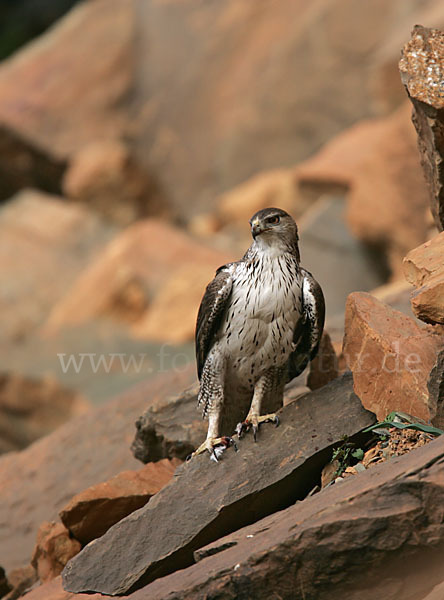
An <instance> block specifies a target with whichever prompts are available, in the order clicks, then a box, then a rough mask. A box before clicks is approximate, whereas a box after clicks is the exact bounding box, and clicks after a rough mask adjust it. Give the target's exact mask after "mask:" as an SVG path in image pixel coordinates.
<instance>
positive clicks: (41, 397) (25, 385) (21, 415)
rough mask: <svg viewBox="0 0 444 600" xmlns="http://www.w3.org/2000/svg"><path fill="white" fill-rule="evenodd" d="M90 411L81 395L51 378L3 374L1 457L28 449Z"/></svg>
mask: <svg viewBox="0 0 444 600" xmlns="http://www.w3.org/2000/svg"><path fill="white" fill-rule="evenodd" d="M89 408H90V406H89V404H88V402H87V401H86V400H85V399H84V398H83V397H81V396H80V394H79V393H77V392H75V391H73V390H69V389H66V388H63V387H62V386H61V385H60V384H59V383H58V382H57V381H56V380H55V379H52V378H51V377H46V378H43V379H35V378H29V377H22V376H21V375H18V374H12V373H4V374H1V373H0V454H1V453H3V452H9V451H11V450H20V449H22V448H25V447H26V446H28V445H29V444H31V443H32V442H34V441H35V440H37V439H38V438H40V437H43V436H44V435H47V434H48V433H50V432H51V431H53V430H54V429H56V428H57V427H59V426H60V425H62V424H63V423H65V422H66V421H68V420H69V419H70V418H72V417H75V416H77V415H80V414H83V413H85V412H87V411H88V410H89Z"/></svg>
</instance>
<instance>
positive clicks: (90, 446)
mask: <svg viewBox="0 0 444 600" xmlns="http://www.w3.org/2000/svg"><path fill="white" fill-rule="evenodd" d="M194 377H195V372H194V368H193V369H192V371H191V370H188V371H186V370H185V371H175V372H174V371H173V372H168V373H165V374H163V375H159V376H157V377H156V378H154V379H151V380H149V381H147V382H146V383H142V384H139V385H138V386H136V387H135V388H134V389H133V390H130V391H128V392H126V393H124V394H122V395H121V396H119V397H118V398H116V399H114V400H109V401H108V402H107V403H106V404H104V405H102V406H99V407H95V408H93V409H91V410H90V411H89V412H88V413H86V414H84V415H80V416H78V417H76V418H74V419H71V421H69V422H68V423H66V424H65V425H62V426H61V427H59V428H58V429H57V430H56V431H54V432H53V433H51V434H50V435H48V436H46V437H44V438H42V439H40V440H38V441H36V442H34V444H32V445H31V446H29V447H28V448H26V449H25V450H22V451H21V452H10V453H8V454H6V455H4V456H0V489H1V490H2V501H1V503H0V522H1V523H2V527H1V529H0V556H1V557H2V563H3V566H4V568H5V569H6V572H7V573H8V572H9V570H10V569H14V568H17V567H21V566H23V565H26V564H27V563H28V562H29V560H30V557H31V553H32V550H33V548H34V544H35V538H36V533H37V529H38V527H39V526H40V524H41V523H42V522H43V521H53V520H55V519H57V517H58V513H59V511H60V510H61V509H62V508H63V507H64V506H65V505H66V504H67V502H68V501H69V500H70V499H71V498H72V497H73V496H74V495H75V494H77V493H79V492H81V491H82V490H84V489H85V488H87V487H89V486H91V485H94V484H96V483H98V482H100V481H103V480H104V479H105V480H106V479H109V478H111V477H113V476H114V475H117V474H118V473H120V472H121V471H124V470H128V469H138V468H139V467H140V463H138V462H137V461H136V460H135V459H134V458H133V457H132V455H131V452H130V449H129V446H130V444H131V440H132V438H133V436H134V422H135V421H136V419H137V417H138V416H139V415H140V414H141V413H142V412H143V411H144V410H145V409H146V407H147V406H149V405H150V403H151V402H153V403H156V402H157V401H158V399H159V398H164V397H167V396H169V395H172V394H174V393H178V391H179V390H181V389H183V388H184V387H186V386H188V385H190V384H191V382H192V381H193V379H194ZM159 458H164V457H159Z"/></svg>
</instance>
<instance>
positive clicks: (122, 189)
mask: <svg viewBox="0 0 444 600" xmlns="http://www.w3.org/2000/svg"><path fill="white" fill-rule="evenodd" d="M63 191H64V193H65V195H66V196H67V197H68V198H71V199H73V200H78V201H81V202H84V203H85V204H88V205H89V206H93V207H94V209H95V210H97V211H98V212H100V213H102V214H103V215H104V216H105V217H107V218H108V219H110V220H111V221H115V222H116V223H118V224H120V225H128V224H129V223H131V222H132V221H135V220H136V219H138V218H141V217H146V216H148V215H150V214H151V215H156V216H160V215H162V213H163V214H164V215H166V214H167V206H166V201H165V199H162V197H161V195H160V192H159V190H158V189H157V186H156V183H155V181H154V178H153V177H151V178H150V177H149V176H148V175H147V174H146V172H145V171H144V170H142V168H141V166H140V165H139V164H137V162H135V161H134V158H133V157H132V156H131V152H130V149H129V147H128V145H127V144H124V143H123V142H122V141H119V140H107V141H99V142H91V143H90V144H88V145H87V146H85V147H84V148H81V149H80V150H79V151H78V152H76V153H75V154H74V155H73V156H72V158H71V159H70V163H69V166H68V169H67V171H66V173H65V175H64V178H63Z"/></svg>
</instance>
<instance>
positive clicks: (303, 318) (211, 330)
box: [191, 208, 325, 461]
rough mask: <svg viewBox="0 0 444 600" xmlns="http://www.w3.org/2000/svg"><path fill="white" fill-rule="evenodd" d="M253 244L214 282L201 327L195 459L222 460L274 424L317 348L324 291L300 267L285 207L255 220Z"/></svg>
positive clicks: (252, 221) (201, 313)
mask: <svg viewBox="0 0 444 600" xmlns="http://www.w3.org/2000/svg"><path fill="white" fill-rule="evenodd" d="M250 225H251V233H252V236H253V243H252V244H251V246H250V247H249V249H248V250H247V252H246V253H245V255H244V256H243V258H242V259H241V260H239V261H237V262H232V263H228V264H226V265H223V266H222V267H220V268H219V269H218V270H217V271H216V276H215V277H214V279H213V281H211V282H210V283H209V285H208V286H207V288H206V291H205V294H204V296H203V298H202V302H201V304H200V308H199V313H198V317H197V324H196V358H197V370H198V376H199V380H200V388H199V394H198V404H199V405H201V406H202V407H203V415H204V417H208V421H209V423H208V434H207V438H206V441H205V442H204V443H203V444H202V445H201V446H200V447H199V448H198V449H197V450H196V451H195V452H194V453H193V454H192V455H191V456H192V457H193V456H195V455H197V454H201V453H202V452H205V451H208V452H210V456H211V458H212V459H213V460H216V461H217V460H218V457H219V456H220V454H221V453H222V451H223V450H224V449H225V448H226V447H228V446H230V445H231V444H234V440H233V439H232V437H231V434H233V433H234V432H235V430H236V432H237V433H238V435H239V437H241V436H242V435H243V434H244V433H245V431H248V430H249V429H250V428H252V429H253V433H254V438H255V440H256V433H257V431H258V427H259V425H260V424H261V423H263V422H266V421H274V422H275V423H276V424H278V420H277V417H276V415H275V414H274V413H275V411H277V410H278V409H279V408H281V407H282V404H283V395H284V386H285V384H286V383H287V382H288V381H289V380H291V379H293V378H294V377H296V376H297V375H299V374H300V373H302V371H303V370H304V369H305V367H306V366H307V364H308V363H309V361H310V360H312V359H313V358H314V357H315V355H316V353H317V351H318V347H319V342H320V339H321V336H322V331H323V327H324V316H325V304H324V296H323V293H322V290H321V287H320V285H319V284H318V283H317V281H316V280H315V279H314V278H313V276H312V275H311V273H309V272H308V271H306V270H305V269H303V268H302V267H301V265H300V256H299V247H298V239H299V238H298V229H297V226H296V223H295V222H294V220H293V219H292V217H291V216H290V215H289V214H288V213H286V212H285V211H284V210H281V209H279V208H265V209H263V210H260V211H259V212H257V213H256V214H255V215H253V217H252V218H251V219H250Z"/></svg>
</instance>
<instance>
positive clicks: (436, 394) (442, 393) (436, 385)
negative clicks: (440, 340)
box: [427, 349, 444, 429]
mask: <svg viewBox="0 0 444 600" xmlns="http://www.w3.org/2000/svg"><path fill="white" fill-rule="evenodd" d="M427 387H428V389H429V395H430V397H431V398H438V407H437V412H436V416H435V418H434V421H435V423H439V427H440V428H441V429H444V349H443V350H440V351H439V353H438V356H437V357H436V361H435V364H434V365H433V369H432V371H431V373H430V377H429V380H428V382H427Z"/></svg>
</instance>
